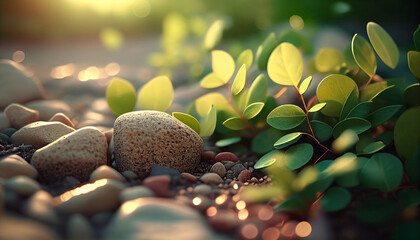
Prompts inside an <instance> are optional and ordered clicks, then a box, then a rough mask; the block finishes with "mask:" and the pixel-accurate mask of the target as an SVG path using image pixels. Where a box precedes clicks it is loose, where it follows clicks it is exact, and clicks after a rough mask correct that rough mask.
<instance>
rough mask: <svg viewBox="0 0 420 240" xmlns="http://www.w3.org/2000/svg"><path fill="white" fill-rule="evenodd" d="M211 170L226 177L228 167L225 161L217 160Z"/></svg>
mask: <svg viewBox="0 0 420 240" xmlns="http://www.w3.org/2000/svg"><path fill="white" fill-rule="evenodd" d="M210 172H212V173H217V175H219V176H220V177H224V176H225V175H226V168H225V166H224V165H223V163H221V162H217V163H215V164H213V166H212V167H211V168H210Z"/></svg>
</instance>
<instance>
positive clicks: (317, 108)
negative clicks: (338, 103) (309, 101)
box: [308, 102, 327, 112]
mask: <svg viewBox="0 0 420 240" xmlns="http://www.w3.org/2000/svg"><path fill="white" fill-rule="evenodd" d="M325 105H327V103H326V102H323V103H318V104H316V105H314V106H312V107H311V108H310V109H309V110H308V112H318V111H320V110H321V109H323V108H324V107H325Z"/></svg>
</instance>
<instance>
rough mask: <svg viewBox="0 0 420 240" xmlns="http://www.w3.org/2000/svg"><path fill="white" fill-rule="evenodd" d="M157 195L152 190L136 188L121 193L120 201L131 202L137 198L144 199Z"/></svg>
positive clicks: (142, 187) (126, 189)
mask: <svg viewBox="0 0 420 240" xmlns="http://www.w3.org/2000/svg"><path fill="white" fill-rule="evenodd" d="M154 196H155V194H154V193H153V191H152V190H150V189H149V188H148V187H145V186H134V187H129V188H125V189H124V190H122V192H121V193H120V200H121V202H126V201H130V200H133V199H136V198H143V197H154Z"/></svg>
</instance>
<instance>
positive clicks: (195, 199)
mask: <svg viewBox="0 0 420 240" xmlns="http://www.w3.org/2000/svg"><path fill="white" fill-rule="evenodd" d="M192 202H193V204H194V205H195V206H198V205H200V204H201V198H199V197H195V198H193V200H192Z"/></svg>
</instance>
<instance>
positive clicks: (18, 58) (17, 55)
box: [12, 50, 25, 63]
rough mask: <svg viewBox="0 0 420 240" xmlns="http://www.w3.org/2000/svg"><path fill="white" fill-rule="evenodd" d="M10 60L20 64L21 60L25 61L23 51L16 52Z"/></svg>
mask: <svg viewBox="0 0 420 240" xmlns="http://www.w3.org/2000/svg"><path fill="white" fill-rule="evenodd" d="M12 59H13V61H15V62H18V63H21V62H23V60H25V53H24V52H23V51H20V50H18V51H16V52H14V53H13V56H12Z"/></svg>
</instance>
